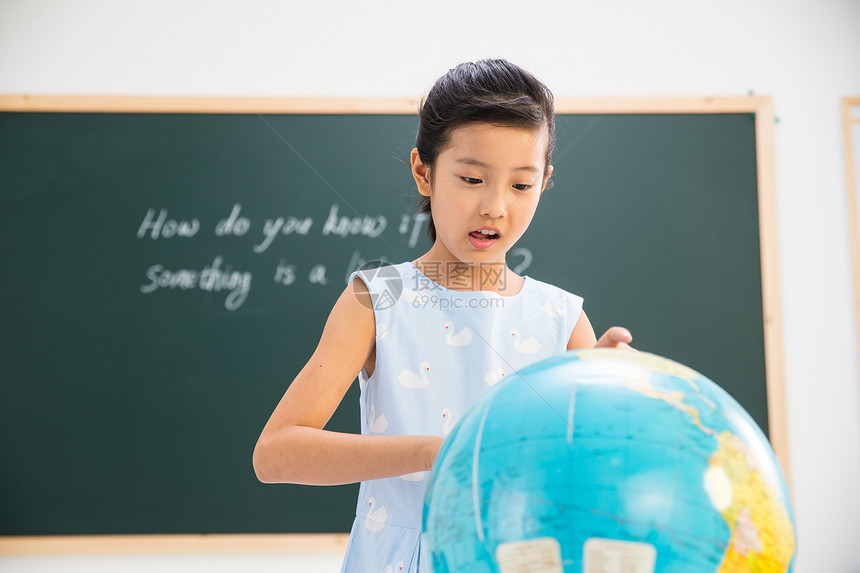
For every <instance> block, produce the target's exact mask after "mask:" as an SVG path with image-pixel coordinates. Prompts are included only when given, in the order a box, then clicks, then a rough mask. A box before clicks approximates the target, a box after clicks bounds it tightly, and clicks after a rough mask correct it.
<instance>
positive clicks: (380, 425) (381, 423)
mask: <svg viewBox="0 0 860 573" xmlns="http://www.w3.org/2000/svg"><path fill="white" fill-rule="evenodd" d="M387 427H388V420H387V419H386V418H385V414H380V415H379V416H377V415H376V406H374V405H373V404H371V405H370V431H371V432H373V433H374V434H378V433H379V432H384V431H385V429H386V428H387Z"/></svg>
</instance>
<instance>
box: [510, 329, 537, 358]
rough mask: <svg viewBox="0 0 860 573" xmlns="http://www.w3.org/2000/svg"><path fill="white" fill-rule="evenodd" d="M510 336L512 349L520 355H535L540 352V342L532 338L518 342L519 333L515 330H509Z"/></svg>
mask: <svg viewBox="0 0 860 573" xmlns="http://www.w3.org/2000/svg"><path fill="white" fill-rule="evenodd" d="M511 336H513V337H514V348H516V349H517V352H519V353H521V354H537V352H538V351H539V350H540V342H538V339H537V338H535V337H534V336H529V337H528V338H526V339H525V340H520V331H519V330H517V329H516V328H512V329H511Z"/></svg>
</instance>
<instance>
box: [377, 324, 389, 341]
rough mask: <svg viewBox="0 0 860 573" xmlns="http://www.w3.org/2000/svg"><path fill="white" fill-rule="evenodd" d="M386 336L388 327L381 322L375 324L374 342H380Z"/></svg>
mask: <svg viewBox="0 0 860 573" xmlns="http://www.w3.org/2000/svg"><path fill="white" fill-rule="evenodd" d="M386 336H388V325H385V324H382V323H381V322H377V323H376V340H377V341H379V340H382V339H383V338H385V337H386Z"/></svg>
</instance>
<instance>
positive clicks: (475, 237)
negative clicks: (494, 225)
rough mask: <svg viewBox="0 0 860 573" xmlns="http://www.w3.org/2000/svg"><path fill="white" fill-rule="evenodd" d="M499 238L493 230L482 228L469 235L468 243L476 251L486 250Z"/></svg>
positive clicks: (497, 233)
mask: <svg viewBox="0 0 860 573" xmlns="http://www.w3.org/2000/svg"><path fill="white" fill-rule="evenodd" d="M499 236H500V235H499V232H498V231H497V230H495V229H488V228H482V229H478V230H477V231H472V232H471V233H469V242H470V243H472V246H473V247H475V248H476V249H488V248H490V247H491V246H493V245H494V244H495V242H496V241H497V240H498V239H499Z"/></svg>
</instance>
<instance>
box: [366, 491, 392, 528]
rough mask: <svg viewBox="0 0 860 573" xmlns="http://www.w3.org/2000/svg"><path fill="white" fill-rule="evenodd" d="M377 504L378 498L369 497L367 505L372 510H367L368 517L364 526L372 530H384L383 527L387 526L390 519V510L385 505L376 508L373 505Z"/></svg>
mask: <svg viewBox="0 0 860 573" xmlns="http://www.w3.org/2000/svg"><path fill="white" fill-rule="evenodd" d="M375 504H376V500H375V499H373V498H372V497H371V498H368V500H367V505H369V506H370V511H368V512H367V517H366V518H365V519H364V527H366V528H367V529H369V530H370V531H382V528H383V527H385V522H386V520H387V519H388V510H386V509H385V506H384V505H383V506H382V507H379V508H377V509H374V508H373V506H374V505H375Z"/></svg>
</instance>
